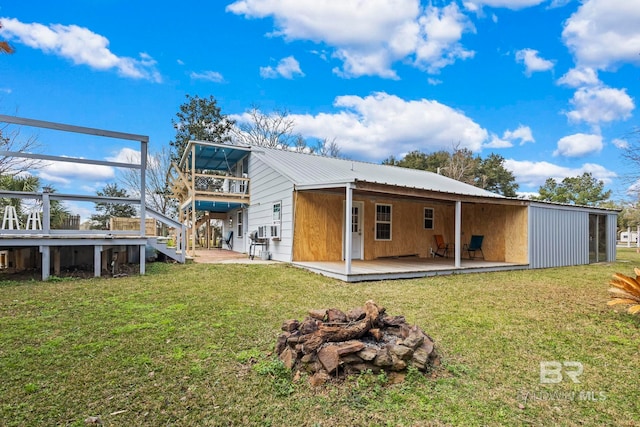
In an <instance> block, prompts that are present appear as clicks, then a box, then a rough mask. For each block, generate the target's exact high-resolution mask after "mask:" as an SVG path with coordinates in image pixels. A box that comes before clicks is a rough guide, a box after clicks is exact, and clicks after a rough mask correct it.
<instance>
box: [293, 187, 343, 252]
mask: <svg viewBox="0 0 640 427" xmlns="http://www.w3.org/2000/svg"><path fill="white" fill-rule="evenodd" d="M343 200H344V195H341V194H328V193H312V192H297V193H295V195H294V202H293V203H294V227H295V232H294V233H293V234H294V235H293V260H294V261H340V260H341V259H342V217H343V215H344V211H343V209H344V208H343V205H342V204H343Z"/></svg>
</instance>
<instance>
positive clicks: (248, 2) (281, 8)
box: [226, 0, 473, 79]
mask: <svg viewBox="0 0 640 427" xmlns="http://www.w3.org/2000/svg"><path fill="white" fill-rule="evenodd" d="M226 10H227V11H228V12H232V13H235V14H237V15H244V16H245V17H247V18H267V17H273V19H274V21H275V30H274V31H273V32H272V33H271V35H272V36H277V37H283V38H284V39H286V40H287V41H295V40H310V41H313V42H315V43H319V44H326V45H327V46H330V47H331V48H332V49H333V55H332V56H333V57H334V58H337V59H339V60H341V61H342V67H339V68H335V69H334V72H335V73H336V74H338V75H340V76H343V77H358V76H363V75H376V76H380V77H384V78H390V79H396V78H397V75H396V72H395V71H394V70H393V69H392V65H393V63H394V62H396V61H400V60H412V61H413V64H414V65H415V66H416V67H419V68H421V69H425V70H428V71H429V72H433V73H435V72H438V71H439V70H440V69H441V68H442V67H445V66H446V65H449V64H451V63H453V62H454V61H456V60H457V59H466V58H469V57H471V56H473V52H470V51H467V50H465V49H464V48H462V46H461V45H460V44H459V41H460V39H461V37H462V33H464V32H465V31H473V26H472V25H471V23H470V21H469V20H468V18H467V17H466V16H465V15H464V14H462V13H461V12H460V10H459V8H458V6H457V5H456V4H455V3H451V4H449V5H447V6H445V7H443V8H437V7H434V6H431V5H429V6H426V7H424V8H422V7H421V6H420V2H419V1H418V0H367V1H365V0H358V1H341V2H339V1H321V2H318V1H316V0H238V1H236V2H234V3H232V4H230V5H229V6H227V8H226Z"/></svg>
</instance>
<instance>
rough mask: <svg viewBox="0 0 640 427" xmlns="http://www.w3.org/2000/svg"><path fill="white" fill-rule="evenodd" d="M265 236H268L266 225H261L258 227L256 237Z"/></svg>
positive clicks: (261, 237)
mask: <svg viewBox="0 0 640 427" xmlns="http://www.w3.org/2000/svg"><path fill="white" fill-rule="evenodd" d="M267 237H269V236H268V235H267V226H266V225H261V226H259V227H258V239H266V238H267Z"/></svg>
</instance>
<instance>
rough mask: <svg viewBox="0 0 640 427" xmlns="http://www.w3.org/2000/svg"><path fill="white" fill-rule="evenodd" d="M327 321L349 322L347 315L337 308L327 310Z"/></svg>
mask: <svg viewBox="0 0 640 427" xmlns="http://www.w3.org/2000/svg"><path fill="white" fill-rule="evenodd" d="M327 321H328V322H330V323H347V315H346V314H344V312H342V311H341V310H338V309H337V308H330V309H329V310H327Z"/></svg>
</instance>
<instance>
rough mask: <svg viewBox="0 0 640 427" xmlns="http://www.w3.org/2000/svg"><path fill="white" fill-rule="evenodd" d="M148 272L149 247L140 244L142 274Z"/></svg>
mask: <svg viewBox="0 0 640 427" xmlns="http://www.w3.org/2000/svg"><path fill="white" fill-rule="evenodd" d="M146 272H147V247H146V245H140V274H145V273H146Z"/></svg>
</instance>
